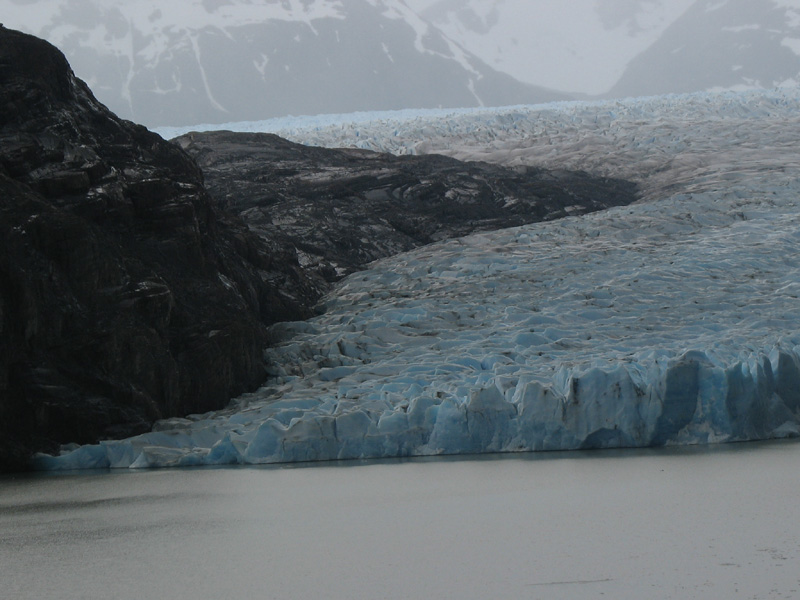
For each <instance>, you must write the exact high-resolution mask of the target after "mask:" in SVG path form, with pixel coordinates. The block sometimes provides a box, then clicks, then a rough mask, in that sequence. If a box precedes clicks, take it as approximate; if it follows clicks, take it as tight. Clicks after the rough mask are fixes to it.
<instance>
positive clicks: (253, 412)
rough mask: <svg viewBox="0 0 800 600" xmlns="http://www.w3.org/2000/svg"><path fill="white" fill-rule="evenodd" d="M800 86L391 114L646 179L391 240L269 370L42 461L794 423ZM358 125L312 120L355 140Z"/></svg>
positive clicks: (562, 443) (515, 158)
mask: <svg viewBox="0 0 800 600" xmlns="http://www.w3.org/2000/svg"><path fill="white" fill-rule="evenodd" d="M798 108H800V102H798V94H797V92H794V91H787V90H782V91H774V92H763V93H754V92H748V93H745V94H738V95H737V94H731V93H726V94H718V95H710V94H695V95H691V96H683V97H674V96H670V97H664V98H650V99H644V100H641V99H639V100H626V101H612V102H606V103H597V102H595V103H586V104H574V103H572V104H570V103H567V104H558V105H550V106H541V107H528V108H525V107H515V108H513V109H496V110H494V111H490V110H482V111H469V112H466V113H465V114H463V115H461V116H457V117H455V118H453V119H448V120H446V121H443V120H441V119H436V118H429V119H428V120H427V121H425V120H424V119H423V117H422V116H420V115H416V116H415V115H412V116H410V117H409V116H407V117H406V118H405V119H404V120H398V121H396V122H391V120H389V119H386V118H382V119H381V120H379V121H375V122H374V123H373V124H372V129H370V130H369V135H368V136H367V137H369V138H370V139H373V140H379V141H380V140H386V141H385V145H387V146H390V145H391V144H392V143H393V141H394V142H396V141H397V139H406V138H403V136H404V135H405V136H407V138H408V139H411V138H412V137H414V136H417V138H416V139H417V140H419V139H421V136H423V135H424V136H425V138H426V141H425V145H426V148H429V149H436V150H437V151H446V152H448V153H451V154H454V155H457V156H461V157H466V158H470V157H476V156H483V157H488V158H491V159H493V160H499V161H501V162H505V163H506V164H544V165H546V166H549V167H554V166H558V165H561V166H565V167H569V168H586V169H587V170H592V171H595V172H603V173H607V174H608V175H617V176H627V177H633V178H636V179H637V181H639V182H640V183H641V185H642V189H643V194H644V200H643V201H642V202H641V203H638V204H636V205H633V206H628V207H623V208H615V209H612V210H609V211H606V212H603V213H595V214H592V215H587V216H583V217H578V218H568V219H564V220H560V221H554V222H548V223H540V224H535V225H529V226H525V227H521V228H515V229H509V230H503V231H498V232H493V233H488V234H479V235H473V236H469V237H466V238H462V239H459V240H452V241H449V242H445V243H440V244H436V245H433V246H428V247H425V248H422V249H420V250H417V251H415V252H411V253H408V254H404V255H400V256H396V257H392V258H390V259H386V260H383V261H380V262H378V263H376V264H374V265H372V267H371V268H370V269H368V270H366V271H364V272H361V273H357V274H354V275H352V276H350V277H349V278H347V279H345V280H343V281H342V282H341V283H340V284H339V285H338V287H337V288H336V289H335V290H334V291H333V292H332V293H331V294H330V295H329V296H328V297H327V298H326V300H325V309H326V310H325V313H324V314H322V315H321V316H319V317H316V318H314V319H312V320H310V321H307V322H301V323H284V324H280V325H278V326H276V327H275V333H276V335H277V336H279V337H280V339H281V340H282V342H281V343H280V344H278V345H277V346H275V347H273V348H270V349H268V350H267V351H266V352H267V354H268V358H269V359H270V363H271V364H272V365H273V373H272V374H271V375H272V377H271V379H270V380H269V382H268V383H267V385H265V386H264V387H263V388H262V389H260V390H258V391H257V392H254V393H252V394H247V395H244V396H242V397H240V398H237V399H235V400H234V401H233V402H232V403H231V405H230V406H229V407H228V408H227V409H225V410H222V411H218V412H215V413H208V414H205V415H193V416H190V417H188V418H185V419H169V420H166V421H162V422H159V423H157V424H156V426H155V428H154V430H153V431H152V432H151V433H147V434H144V435H140V436H137V437H134V438H130V439H127V440H121V441H107V442H101V443H100V444H97V445H92V446H82V447H78V448H65V449H64V451H63V452H62V454H61V455H60V456H57V457H52V456H46V455H39V456H37V457H36V459H35V464H36V466H38V467H39V468H44V469H69V468H90V467H150V466H180V465H197V464H232V463H252V464H258V463H270V462H288V461H306V460H325V459H341V458H375V457H389V456H419V455H431V454H444V453H447V454H459V453H478V452H514V451H529V450H556V449H577V448H599V447H618V446H651V445H663V444H698V443H711V442H724V441H735V440H752V439H763V438H771V437H785V436H795V435H798V433H800V326H799V325H798V324H800V298H798V296H800V273H799V272H798V267H797V266H796V265H797V263H798V261H797V259H796V257H797V255H798V250H799V249H800V161H797V158H796V156H797V155H796V148H798V147H800V146H798V144H799V143H800V116H798V115H800V111H798ZM504 111H505V112H504ZM509 111H510V112H509ZM510 115H512V116H510ZM459 119H464V121H459ZM352 127H358V130H359V131H360V132H363V131H364V130H365V127H366V125H365V124H364V123H361V124H358V125H353V126H352ZM347 129H348V127H347V126H345V125H340V126H339V127H338V129H335V128H334V129H331V130H330V131H329V132H328V133H327V134H325V135H328V137H327V138H325V135H323V134H324V132H323V131H322V129H321V128H320V127H312V128H309V129H308V130H307V137H308V139H305V140H304V139H302V136H301V135H300V133H301V132H300V130H297V131H296V132H295V135H296V139H300V141H313V142H315V143H321V144H326V145H337V144H338V143H339V142H338V140H340V137H339V136H340V135H341V132H342V131H346V130H347ZM403 131H404V132H406V133H404V134H402V135H401V132H403ZM414 132H416V133H414ZM470 132H471V133H470ZM535 132H538V133H535ZM359 137H361V138H362V139H363V138H364V135H362V136H359ZM379 143H383V142H379ZM403 144H405V142H403ZM418 146H419V144H418ZM402 147H403V148H406V147H407V146H406V145H403V146H402ZM384 149H386V148H384ZM395 150H396V149H395ZM417 150H419V148H417Z"/></svg>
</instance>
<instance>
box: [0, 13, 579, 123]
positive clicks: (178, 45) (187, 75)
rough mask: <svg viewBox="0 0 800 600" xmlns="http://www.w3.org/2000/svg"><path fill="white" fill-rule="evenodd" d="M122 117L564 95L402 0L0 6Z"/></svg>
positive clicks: (217, 116)
mask: <svg viewBox="0 0 800 600" xmlns="http://www.w3.org/2000/svg"><path fill="white" fill-rule="evenodd" d="M3 4H6V5H10V6H8V10H6V11H4V13H6V14H3V21H4V22H5V25H6V26H7V27H14V28H18V29H21V30H23V31H27V32H30V33H33V34H35V35H38V36H40V37H43V38H45V39H47V40H48V41H50V42H52V43H53V44H55V45H56V46H58V47H59V48H60V49H61V50H62V51H63V52H64V53H65V54H66V56H67V58H68V59H69V60H70V62H71V64H72V65H73V67H74V69H75V72H76V74H77V75H78V76H80V77H82V78H84V79H85V80H86V81H87V82H88V83H89V85H90V86H91V87H92V89H93V90H94V91H95V93H96V94H97V96H98V98H99V99H100V100H101V101H103V102H104V103H106V104H107V105H108V106H109V107H110V108H111V109H112V110H114V111H115V112H116V113H117V114H119V115H120V116H123V117H125V118H128V119H132V120H135V121H138V122H141V123H144V124H146V125H148V126H158V125H187V124H197V123H219V122H228V121H240V120H254V119H264V118H268V117H272V116H282V115H287V114H295V115H297V114H318V113H339V112H353V111H360V110H385V109H399V108H409V107H410V108H426V107H427V108H433V107H438V106H444V107H456V106H480V105H493V106H494V105H507V104H517V103H530V102H543V101H549V100H554V99H560V98H563V97H564V96H563V95H561V94H557V93H554V92H550V91H547V90H544V89H542V88H537V87H534V86H531V85H528V84H523V83H520V82H519V81H517V80H515V79H514V78H513V77H511V76H509V75H507V74H503V73H499V72H497V71H496V70H494V69H492V68H490V67H489V66H487V65H486V64H485V63H483V62H482V61H481V60H480V59H478V58H477V57H475V56H474V55H473V54H471V53H469V52H467V51H465V50H464V49H463V48H462V47H460V46H459V45H458V44H456V43H455V42H453V41H452V40H451V39H449V38H448V37H446V36H445V35H444V34H442V33H441V32H440V31H439V30H437V29H436V28H435V27H432V26H431V25H429V24H428V23H427V22H425V21H423V20H422V19H421V18H420V17H419V16H417V15H416V13H414V12H413V11H412V10H411V9H409V8H408V7H407V6H406V5H405V3H403V2H402V1H401V0H347V2H344V1H340V0H314V1H312V2H307V1H305V2H300V1H298V0H283V1H277V0H272V1H268V2H259V3H253V2H251V1H248V0H230V1H227V2H223V1H217V0H204V1H199V0H194V1H192V2H181V3H180V4H179V3H169V4H167V3H163V2H158V1H156V0H126V1H125V2H122V1H121V0H114V1H101V0H84V1H81V2H76V1H74V0H72V1H71V0H3Z"/></svg>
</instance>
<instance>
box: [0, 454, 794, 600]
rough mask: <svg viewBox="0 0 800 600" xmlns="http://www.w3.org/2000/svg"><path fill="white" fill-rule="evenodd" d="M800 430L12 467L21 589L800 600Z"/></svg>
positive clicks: (174, 598) (1, 511)
mask: <svg viewBox="0 0 800 600" xmlns="http://www.w3.org/2000/svg"><path fill="white" fill-rule="evenodd" d="M798 466H800V443H798V442H782V443H768V444H740V445H729V446H721V447H711V448H690V449H673V450H659V451H655V450H654V451H616V452H591V453H564V454H561V453H559V454H547V455H524V456H513V457H489V458H476V459H472V460H463V459H462V460H446V459H442V460H437V459H431V460H419V461H408V462H378V463H369V464H363V463H362V464H359V463H348V464H336V465H330V464H328V465H312V466H303V467H289V468H286V467H284V468H275V467H272V468H226V469H196V470H158V471H142V472H124V473H116V472H111V473H88V474H86V473H84V474H62V475H29V476H18V477H13V478H12V477H6V478H3V479H0V597H2V598H9V599H17V598H22V599H28V598H31V599H33V598H36V599H44V598H58V599H67V600H68V599H78V598H80V599H94V598H98V599H100V598H102V599H104V600H105V599H108V598H115V599H122V600H126V599H131V600H133V599H136V600H141V599H144V598H166V599H170V600H178V599H184V598H186V599H190V598H191V599H193V600H194V599H203V598H234V597H235V598H244V599H249V598H259V599H262V598H277V599H295V598H297V599H304V600H305V599H316V598H326V599H370V600H373V599H378V598H391V599H394V598H397V599H400V598H402V599H414V598H431V599H445V598H457V599H459V600H465V599H467V600H468V599H472V598H474V599H494V598H499V597H508V598H531V599H535V598H542V599H545V598H546V599H551V598H556V599H558V598H565V599H570V600H575V599H582V598H602V597H607V598H615V599H620V598H631V599H634V598H635V599H637V600H638V599H642V598H648V599H659V598H681V599H684V598H708V599H714V600H717V599H719V598H759V599H761V598H798V597H800V477H798Z"/></svg>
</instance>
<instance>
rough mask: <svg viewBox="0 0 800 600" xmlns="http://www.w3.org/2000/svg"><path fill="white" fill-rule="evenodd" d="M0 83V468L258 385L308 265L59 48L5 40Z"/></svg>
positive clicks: (296, 309) (129, 430)
mask: <svg viewBox="0 0 800 600" xmlns="http://www.w3.org/2000/svg"><path fill="white" fill-rule="evenodd" d="M0 81H2V86H0V197H1V198H2V203H0V469H15V468H23V467H24V466H25V462H26V460H27V457H28V456H29V455H30V454H31V452H33V451H38V450H55V449H57V447H58V445H59V444H62V443H72V442H76V443H89V442H95V441H97V440H99V439H103V438H113V437H121V436H127V435H132V434H136V433H141V432H143V431H146V430H148V429H149V427H150V425H151V424H152V422H153V421H154V420H156V419H158V418H163V417H168V416H174V415H184V414H187V413H190V412H203V411H207V410H211V409H216V408H221V407H222V406H224V405H225V404H226V403H227V402H228V401H229V399H230V398H231V397H232V396H236V395H238V394H240V393H242V392H244V391H248V390H252V389H254V388H255V387H257V386H258V385H259V384H260V383H261V382H262V381H263V379H264V377H265V368H264V359H263V348H264V346H265V345H267V343H268V333H267V325H269V324H270V323H273V322H275V321H279V320H287V319H301V318H305V317H307V316H308V315H309V310H308V309H307V307H308V306H309V305H310V304H311V303H312V302H313V300H314V299H316V297H317V295H318V292H317V290H316V288H315V286H314V285H313V284H312V283H311V282H310V281H309V280H308V279H307V278H306V277H305V275H304V274H303V272H302V270H301V269H300V268H299V265H298V264H297V262H296V261H294V260H292V257H289V256H286V255H282V254H278V255H276V254H275V253H274V252H272V251H271V250H270V248H268V247H266V246H265V244H264V243H263V242H262V241H261V240H259V239H258V238H257V237H256V236H254V235H252V233H251V232H250V231H249V230H248V228H247V227H246V226H245V225H244V224H243V223H242V222H241V221H239V220H238V219H236V218H232V217H231V216H230V215H228V214H226V213H224V212H222V211H219V210H217V209H216V208H215V207H214V206H213V202H212V201H211V199H210V197H209V196H208V194H207V192H206V191H205V188H204V187H203V179H202V174H201V172H200V169H199V168H198V167H197V165H196V164H195V163H194V161H193V160H192V159H191V158H190V157H188V156H187V155H186V154H185V153H184V152H183V151H181V150H180V149H179V148H177V147H175V146H174V145H173V144H170V143H168V142H165V141H164V140H162V139H161V138H160V137H159V136H157V135H155V134H153V133H151V132H149V131H147V130H146V129H145V128H144V127H141V126H139V125H135V124H133V123H130V122H127V121H122V120H120V119H118V118H116V117H115V116H114V115H113V114H112V113H110V112H109V111H108V110H107V109H106V108H105V107H103V106H102V105H101V104H99V103H98V102H97V101H96V100H95V99H94V97H93V96H92V94H91V92H90V91H89V89H88V87H87V86H86V85H85V84H84V83H83V82H82V81H80V80H78V79H77V78H76V77H75V76H74V75H73V73H72V71H71V70H70V68H69V65H68V64H67V61H66V59H65V58H64V56H63V55H62V54H61V53H60V52H59V51H58V50H57V49H55V48H54V47H52V46H51V45H50V44H48V43H46V42H43V41H41V40H38V39H37V38H34V37H32V36H28V35H25V34H22V33H19V32H15V31H11V30H8V29H4V28H2V29H0ZM284 286H285V287H286V288H287V289H289V290H291V292H292V293H286V292H285V291H284V290H283V289H282V287H284ZM292 294H294V295H292Z"/></svg>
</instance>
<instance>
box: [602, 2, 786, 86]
mask: <svg viewBox="0 0 800 600" xmlns="http://www.w3.org/2000/svg"><path fill="white" fill-rule="evenodd" d="M798 81H800V3H798V2H792V1H790V0H727V1H724V2H720V1H719V0H698V1H697V2H695V3H694V4H693V5H692V7H691V8H690V9H689V10H688V11H686V13H684V14H683V15H682V16H681V17H680V18H679V19H677V20H676V21H675V22H674V23H673V24H672V25H671V26H670V27H669V28H668V29H667V30H666V31H665V32H664V34H663V35H662V36H661V37H660V38H659V39H658V40H657V41H656V42H655V43H654V44H653V45H652V46H650V48H648V49H647V50H646V51H645V52H643V53H641V54H640V55H639V56H637V57H636V58H635V59H634V60H633V61H631V63H630V65H629V66H628V68H627V70H626V71H625V74H624V75H623V76H622V77H621V78H620V80H619V81H618V82H617V84H616V85H615V86H614V87H613V88H611V90H610V92H609V94H608V95H609V96H612V97H620V96H640V95H655V94H664V93H680V92H691V91H696V90H722V89H734V90H742V89H754V88H773V87H779V86H784V85H797V82H798Z"/></svg>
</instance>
